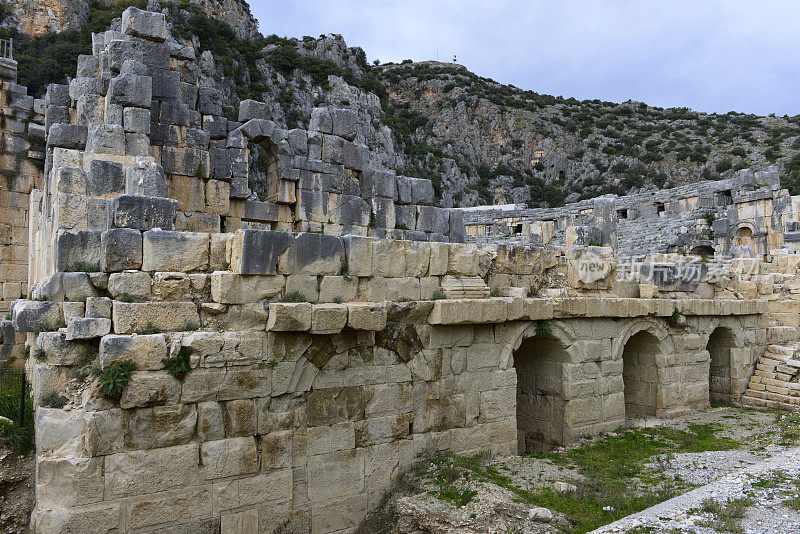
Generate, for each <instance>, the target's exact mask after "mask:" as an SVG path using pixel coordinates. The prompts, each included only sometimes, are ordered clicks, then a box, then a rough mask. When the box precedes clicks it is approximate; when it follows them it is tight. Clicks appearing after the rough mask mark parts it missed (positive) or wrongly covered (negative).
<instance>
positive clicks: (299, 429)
mask: <svg viewBox="0 0 800 534" xmlns="http://www.w3.org/2000/svg"><path fill="white" fill-rule="evenodd" d="M11 66H12V67H13V65H11ZM198 69H199V67H198V63H197V61H196V58H195V56H194V50H193V49H191V48H186V47H183V46H179V45H177V43H176V42H174V41H173V40H172V39H171V37H169V35H168V32H167V26H166V21H165V19H164V16H163V15H161V14H157V13H150V12H146V11H140V10H137V9H135V8H131V9H128V10H127V11H126V12H125V14H124V16H123V19H122V29H121V31H120V32H116V31H107V32H105V33H102V34H96V35H95V36H94V46H93V54H92V55H90V56H81V58H80V60H79V63H78V76H77V77H76V78H75V79H74V80H72V81H71V83H70V84H69V86H66V85H63V86H62V85H52V86H50V87H49V89H48V91H47V95H46V97H45V99H44V100H43V101H33V99H32V98H30V97H27V96H26V94H25V90H24V88H21V87H19V86H17V85H16V84H15V83H14V80H13V69H11V74H10V75H9V76H8V77H6V79H5V81H4V82H3V86H2V98H3V100H2V103H3V113H4V116H7V117H9V119H6V121H5V123H4V124H5V126H4V128H3V130H4V140H5V144H4V153H3V157H4V158H6V159H7V160H8V161H7V162H6V165H5V166H6V168H16V169H18V174H15V175H14V176H12V179H11V180H10V182H11V184H12V185H11V186H9V190H10V192H9V193H8V196H0V202H2V208H3V211H2V213H3V217H4V219H3V220H2V221H0V223H1V224H2V225H1V226H0V229H2V232H5V234H3V233H2V232H0V236H2V237H3V238H4V244H7V245H9V246H7V247H4V249H3V251H4V256H3V270H2V271H0V274H1V275H2V276H1V277H0V281H1V282H2V286H3V301H2V305H3V306H4V307H5V309H6V310H10V311H11V314H10V318H8V319H6V320H4V321H3V338H2V339H3V353H2V354H3V357H4V358H7V357H11V356H12V355H17V356H18V357H20V355H21V354H22V353H23V351H24V350H25V349H24V347H27V351H28V356H29V357H28V358H27V359H26V363H25V365H26V368H27V370H28V374H29V376H30V377H31V379H32V382H33V394H34V402H35V404H36V405H37V406H38V408H37V410H36V424H35V425H36V455H37V466H36V508H35V510H34V514H33V521H34V525H35V531H36V532H42V533H59V532H133V531H136V532H139V531H142V532H144V531H148V532H149V531H153V530H155V529H161V528H163V529H165V530H170V531H172V530H174V529H178V528H179V527H180V528H179V529H180V530H182V531H186V530H189V529H192V530H193V531H195V532H219V531H221V532H270V533H272V532H315V533H333V532H336V533H338V532H352V531H353V529H354V528H355V527H356V526H357V525H358V524H359V522H360V521H361V520H362V519H363V518H364V516H365V515H366V514H367V512H368V511H369V510H370V509H372V508H374V507H375V506H377V505H378V503H379V502H380V500H381V498H382V496H383V495H384V492H385V491H386V490H387V489H388V488H389V487H390V486H391V484H392V482H393V480H394V478H395V477H396V476H397V474H398V473H400V472H401V471H402V470H403V469H404V468H406V467H407V466H409V465H410V464H411V462H412V461H413V460H414V459H415V458H417V457H419V456H421V455H423V454H425V453H428V452H431V451H442V450H448V451H455V452H458V453H475V452H481V451H488V452H492V453H502V454H516V453H518V452H528V451H538V450H546V449H548V448H551V447H553V446H556V445H561V444H567V443H570V442H572V441H574V440H576V439H577V438H579V437H582V436H592V435H596V434H599V433H602V432H606V431H611V430H614V429H616V428H618V427H620V426H622V425H624V424H625V420H626V415H637V414H648V415H654V416H657V417H670V416H673V415H676V414H680V413H683V412H686V411H688V410H693V409H698V408H704V407H707V406H708V405H709V402H711V401H717V400H723V401H729V402H746V403H751V404H755V405H761V406H771V407H785V408H795V407H796V406H797V405H798V404H800V382H798V376H797V371H798V369H800V359H797V350H798V341H799V340H798V334H797V326H798V318H800V315H798V311H800V306H799V305H798V304H799V303H800V300H798V292H799V290H800V279H799V278H798V277H797V274H796V273H797V267H798V264H800V255H799V254H797V253H796V248H795V247H794V243H795V242H797V239H796V235H797V234H796V230H797V224H798V209H797V201H798V199H797V198H796V197H790V196H789V195H788V193H787V192H786V191H785V190H782V189H781V188H780V185H779V181H778V177H777V173H776V171H772V170H770V171H765V172H760V173H752V172H742V173H741V175H740V176H739V177H737V178H736V179H735V180H732V181H720V182H708V183H701V184H699V185H695V186H691V187H689V186H687V187H684V188H681V189H677V190H665V191H661V192H659V193H657V194H654V195H645V196H642V195H640V196H634V197H622V198H617V197H614V198H600V199H595V200H593V201H586V202H583V203H580V204H578V205H571V206H567V207H565V208H563V209H558V210H527V209H500V208H497V207H494V209H493V210H490V209H464V210H457V209H444V208H439V207H436V206H433V205H432V204H433V188H432V186H431V183H430V181H428V180H424V179H414V178H407V177H403V176H399V175H397V174H396V173H395V172H394V171H391V170H389V169H387V168H385V167H384V166H382V164H381V158H380V157H379V156H378V155H376V154H374V153H372V152H371V151H370V149H369V148H367V147H366V146H365V145H363V144H360V143H359V142H358V139H357V137H356V129H355V127H354V121H355V118H354V117H353V116H352V112H349V111H348V110H344V109H331V108H317V109H316V110H315V111H314V113H313V117H312V121H311V124H310V127H309V129H308V130H300V129H294V130H289V131H286V130H282V129H280V128H278V127H276V126H275V124H274V123H272V122H270V121H269V120H268V116H267V111H266V108H265V106H263V105H262V104H260V103H259V102H255V101H243V102H242V103H241V105H240V108H239V117H238V118H239V120H238V121H235V122H234V121H229V120H227V119H226V118H225V117H224V115H223V113H222V109H221V104H220V102H219V96H218V94H217V93H216V90H215V88H214V87H209V86H204V85H201V84H199V82H198V79H199V78H198V75H197V73H198ZM11 117H13V120H11V119H10V118H11ZM37 132H38V135H40V136H43V137H44V138H45V144H43V145H42V146H40V147H39V146H38V145H36V142H35V135H37ZM259 147H260V148H259ZM37 148H38V150H37ZM256 152H257V153H258V157H255V153H256ZM12 160H13V161H15V162H16V163H17V165H18V166H17V167H12V165H11V164H10V163H9V162H10V161H12ZM256 165H261V167H260V168H259V169H256V168H255V166H256ZM257 170H258V171H259V172H258V173H256V171H257ZM255 174H258V175H259V176H265V177H266V180H256V179H254V175H255ZM2 194H3V195H5V194H6V193H5V191H3V192H2ZM465 222H466V229H465ZM6 228H8V229H9V230H5V229H6ZM467 236H469V240H471V241H474V242H471V243H465V242H464V241H465V240H466V238H467ZM6 250H11V251H12V252H11V254H12V255H13V257H11V258H8V259H7V257H6V256H5V254H6ZM7 266H8V267H7ZM21 297H22V298H21ZM26 297H27V298H26ZM12 302H13V305H12ZM53 394H57V395H60V396H62V397H63V398H64V399H65V401H66V404H65V405H64V406H63V407H61V408H55V407H48V406H45V405H44V403H43V399H45V398H46V397H48V396H52V395H53Z"/></svg>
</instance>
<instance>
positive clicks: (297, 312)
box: [267, 302, 311, 332]
mask: <svg viewBox="0 0 800 534" xmlns="http://www.w3.org/2000/svg"><path fill="white" fill-rule="evenodd" d="M310 329H311V304H309V303H308V302H297V303H282V302H271V303H270V304H269V319H268V320H267V330H272V331H276V332H304V331H308V330H310Z"/></svg>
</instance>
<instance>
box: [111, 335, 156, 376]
mask: <svg viewBox="0 0 800 534" xmlns="http://www.w3.org/2000/svg"><path fill="white" fill-rule="evenodd" d="M166 357H167V342H166V338H165V336H164V334H149V335H136V334H134V335H128V336H119V335H108V336H104V337H103V339H102V340H100V362H101V363H102V365H103V367H105V366H107V365H110V364H112V363H114V362H116V361H121V360H131V361H133V363H134V364H136V369H137V370H139V371H156V370H159V369H163V367H164V364H163V363H162V361H161V360H163V359H164V358H166Z"/></svg>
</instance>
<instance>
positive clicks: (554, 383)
mask: <svg viewBox="0 0 800 534" xmlns="http://www.w3.org/2000/svg"><path fill="white" fill-rule="evenodd" d="M542 334H543V332H540V333H539V334H537V333H536V325H535V324H531V325H528V326H527V327H526V328H525V329H524V330H523V331H522V332H521V333H520V334H519V335H518V340H517V342H516V344H515V347H514V352H513V365H514V368H515V370H516V372H517V443H518V449H519V452H520V454H525V453H530V452H537V451H547V450H550V449H552V448H553V447H556V446H559V445H563V444H564V412H565V406H566V400H565V399H564V380H563V372H562V368H563V364H564V363H565V362H568V361H570V360H571V356H570V354H569V351H568V347H569V345H571V344H572V340H573V339H574V338H573V337H572V336H571V335H570V334H568V333H567V331H566V330H565V329H564V328H563V327H562V325H560V324H555V325H552V326H551V331H550V333H549V334H547V335H542ZM562 339H566V340H567V342H566V343H564V342H562Z"/></svg>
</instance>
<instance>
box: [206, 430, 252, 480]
mask: <svg viewBox="0 0 800 534" xmlns="http://www.w3.org/2000/svg"><path fill="white" fill-rule="evenodd" d="M200 459H201V461H202V463H203V477H204V478H205V479H206V480H216V479H220V478H227V477H233V476H242V475H247V474H254V473H256V472H258V452H257V451H256V441H255V439H254V438H253V436H247V437H241V438H230V439H222V440H218V441H208V442H205V443H203V444H202V445H201V446H200Z"/></svg>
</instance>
